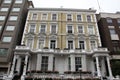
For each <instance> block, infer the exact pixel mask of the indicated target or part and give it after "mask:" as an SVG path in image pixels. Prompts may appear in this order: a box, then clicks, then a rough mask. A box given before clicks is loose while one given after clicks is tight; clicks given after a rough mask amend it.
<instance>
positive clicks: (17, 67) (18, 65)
mask: <svg viewBox="0 0 120 80" xmlns="http://www.w3.org/2000/svg"><path fill="white" fill-rule="evenodd" d="M20 67H21V58H20V57H19V56H18V59H17V65H16V71H17V72H18V73H20Z"/></svg>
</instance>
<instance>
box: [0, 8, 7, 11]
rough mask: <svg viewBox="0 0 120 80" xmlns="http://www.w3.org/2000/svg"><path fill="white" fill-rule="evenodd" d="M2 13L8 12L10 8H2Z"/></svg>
mask: <svg viewBox="0 0 120 80" xmlns="http://www.w3.org/2000/svg"><path fill="white" fill-rule="evenodd" d="M0 11H8V8H1V9H0Z"/></svg>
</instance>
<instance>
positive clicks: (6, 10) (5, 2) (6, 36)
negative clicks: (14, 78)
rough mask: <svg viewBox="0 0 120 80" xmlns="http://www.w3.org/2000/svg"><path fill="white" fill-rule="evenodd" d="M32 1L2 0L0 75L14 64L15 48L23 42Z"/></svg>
mask: <svg viewBox="0 0 120 80" xmlns="http://www.w3.org/2000/svg"><path fill="white" fill-rule="evenodd" d="M31 3H32V2H31V1H28V0H0V76H1V75H2V74H7V73H8V71H9V70H10V66H12V64H11V62H12V58H13V49H14V48H15V46H16V45H19V44H21V38H22V33H23V30H24V25H25V22H26V16H27V12H28V10H27V8H29V4H31ZM31 7H32V6H31ZM0 78H1V77H0Z"/></svg>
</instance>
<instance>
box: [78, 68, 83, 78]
mask: <svg viewBox="0 0 120 80" xmlns="http://www.w3.org/2000/svg"><path fill="white" fill-rule="evenodd" d="M78 70H79V72H80V80H82V75H81V72H82V68H78Z"/></svg>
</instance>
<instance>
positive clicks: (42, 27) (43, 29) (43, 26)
mask: <svg viewBox="0 0 120 80" xmlns="http://www.w3.org/2000/svg"><path fill="white" fill-rule="evenodd" d="M45 28H46V25H44V24H42V25H41V28H40V33H45Z"/></svg>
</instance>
